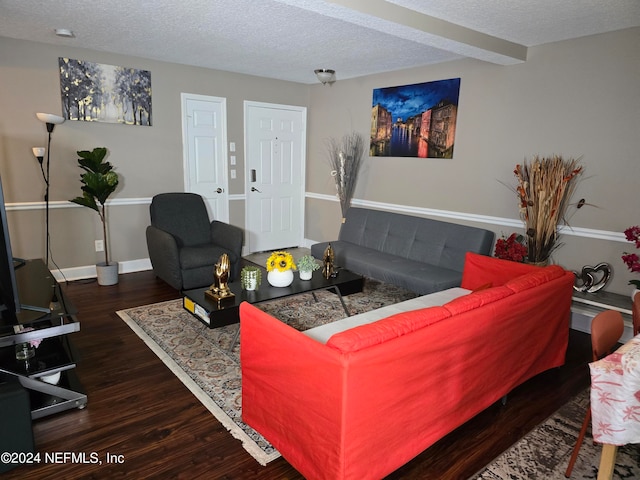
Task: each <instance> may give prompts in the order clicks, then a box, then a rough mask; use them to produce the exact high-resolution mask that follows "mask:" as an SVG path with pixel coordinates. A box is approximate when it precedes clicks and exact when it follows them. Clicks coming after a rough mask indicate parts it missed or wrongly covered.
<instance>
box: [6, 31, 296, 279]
mask: <svg viewBox="0 0 640 480" xmlns="http://www.w3.org/2000/svg"><path fill="white" fill-rule="evenodd" d="M58 57H70V58H75V59H80V60H87V61H92V62H97V63H104V64H110V65H121V66H127V67H133V68H138V69H145V70H150V71H151V82H152V95H153V126H152V127H141V126H126V125H117V124H108V123H91V122H77V121H74V122H65V123H64V124H63V125H59V126H57V127H56V128H55V131H54V132H53V140H52V148H51V183H52V186H51V194H50V199H51V243H52V250H53V259H54V260H55V261H56V264H57V265H58V266H59V267H60V268H62V269H67V268H72V267H82V266H85V265H92V264H94V263H95V262H96V261H101V260H102V258H103V257H102V255H103V254H96V253H95V252H94V240H96V239H99V238H101V227H100V223H99V219H98V216H97V215H96V214H95V212H93V211H91V210H89V209H86V208H82V207H77V206H74V205H72V204H69V203H68V202H66V200H68V199H70V198H73V197H75V196H77V195H79V194H80V193H81V191H80V186H81V184H80V181H79V176H80V173H81V170H80V169H79V168H78V166H77V158H78V157H77V155H76V151H78V150H85V149H92V148H94V147H98V146H104V147H107V148H108V149H109V157H108V160H109V161H111V163H112V164H113V165H114V166H115V167H116V171H117V172H118V173H119V174H120V176H121V185H120V187H119V188H118V190H117V191H116V193H115V194H114V195H113V196H112V199H113V201H114V205H113V206H111V207H109V209H108V211H109V220H110V235H109V236H110V240H111V246H112V258H113V259H114V260H118V261H120V262H126V261H131V260H137V259H143V258H147V257H148V252H147V247H146V241H145V237H144V228H145V227H146V225H148V223H149V214H148V200H149V198H150V197H152V196H153V195H154V194H156V193H159V192H166V191H182V190H183V189H184V174H183V153H182V124H181V104H180V102H181V99H180V94H181V93H182V92H185V93H194V94H201V95H211V96H218V97H225V98H226V99H227V126H228V134H227V138H228V141H229V142H235V143H236V149H237V152H236V156H237V159H238V165H237V167H236V168H237V171H238V176H237V178H236V179H235V180H231V179H230V180H229V182H230V183H229V193H230V195H232V196H233V195H236V196H237V195H242V194H244V183H243V178H244V177H243V175H244V136H243V131H244V123H243V122H244V118H243V109H244V105H243V102H244V101H245V100H252V101H257V102H267V103H275V104H287V105H299V106H304V107H307V106H308V96H309V93H308V92H309V89H308V86H306V85H302V84H298V83H291V82H283V81H277V80H270V79H266V78H260V77H255V76H249V75H239V74H234V73H229V72H222V71H215V70H208V69H203V68H195V67H189V66H185V65H178V64H169V63H162V62H156V61H151V60H147V59H142V58H134V57H126V56H122V55H114V54H109V53H104V52H96V51H90V50H83V49H78V48H60V47H53V46H49V45H43V44H38V43H34V42H27V41H18V40H12V39H7V38H0V86H1V87H0V109H1V111H2V112H4V113H5V115H3V116H2V117H3V118H0V174H2V181H3V185H4V187H5V190H6V192H5V195H6V197H7V201H8V202H10V203H17V204H19V205H20V206H21V208H26V207H27V205H25V203H27V204H28V203H29V202H40V203H39V204H38V205H36V206H34V209H29V210H19V211H14V210H12V211H11V212H10V213H9V216H10V223H11V235H12V243H13V244H14V247H13V248H14V255H16V256H21V257H25V258H36V257H44V250H45V249H44V234H43V225H44V212H43V210H42V205H41V202H42V200H43V193H44V182H43V180H42V177H41V173H40V170H39V167H38V164H37V162H36V160H35V158H34V157H33V155H32V153H31V147H34V146H46V140H47V137H46V135H47V134H46V129H45V126H44V125H43V124H42V123H41V122H40V121H39V120H37V119H36V116H35V113H36V112H47V113H56V114H60V113H61V105H60V91H59V89H60V80H59V74H58ZM230 221H231V223H234V224H237V225H240V226H244V202H242V201H234V202H232V204H231V205H230Z"/></svg>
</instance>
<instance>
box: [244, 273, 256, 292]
mask: <svg viewBox="0 0 640 480" xmlns="http://www.w3.org/2000/svg"><path fill="white" fill-rule="evenodd" d="M245 286H246V287H247V288H246V289H247V290H249V291H253V290H255V289H256V287H257V286H258V279H257V278H256V277H255V276H252V277H249V278H247V281H246V284H245Z"/></svg>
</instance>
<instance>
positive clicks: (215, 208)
mask: <svg viewBox="0 0 640 480" xmlns="http://www.w3.org/2000/svg"><path fill="white" fill-rule="evenodd" d="M182 136H183V139H182V142H183V146H184V147H183V148H184V161H185V166H184V171H185V191H186V192H192V193H197V194H200V195H202V197H204V199H205V203H206V204H207V208H208V210H209V217H210V218H212V219H215V220H220V221H222V222H228V221H229V194H228V178H227V102H226V99H225V98H218V97H206V96H203V95H194V94H189V93H183V94H182Z"/></svg>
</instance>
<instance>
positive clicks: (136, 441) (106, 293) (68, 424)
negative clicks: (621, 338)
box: [3, 272, 590, 480]
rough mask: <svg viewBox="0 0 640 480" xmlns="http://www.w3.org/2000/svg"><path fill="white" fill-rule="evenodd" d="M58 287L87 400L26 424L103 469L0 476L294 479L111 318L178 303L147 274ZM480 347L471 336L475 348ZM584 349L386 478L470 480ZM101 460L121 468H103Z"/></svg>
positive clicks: (573, 386) (553, 398)
mask: <svg viewBox="0 0 640 480" xmlns="http://www.w3.org/2000/svg"><path fill="white" fill-rule="evenodd" d="M63 288H64V291H65V292H66V294H67V295H68V297H69V298H70V299H71V301H72V302H73V303H74V304H75V305H76V307H77V308H78V310H79V315H78V318H79V320H80V322H81V330H80V332H77V333H74V334H73V335H72V337H71V338H72V340H73V343H74V345H75V347H76V348H77V350H78V352H79V354H80V360H79V363H78V367H77V369H76V371H77V374H78V376H79V378H80V381H81V382H82V384H83V385H84V388H85V390H86V393H87V395H88V404H87V407H86V408H85V409H83V410H70V411H67V412H62V413H59V414H56V415H53V416H50V417H45V418H42V419H39V420H36V421H34V426H33V429H34V435H35V441H36V448H37V450H38V451H39V452H41V453H43V454H44V453H45V452H46V453H53V452H71V453H74V454H81V453H85V454H86V455H87V460H88V461H90V460H91V457H89V455H90V454H91V453H92V452H96V453H97V455H98V458H99V459H100V460H101V462H102V463H101V464H91V463H84V464H83V463H74V462H72V461H71V460H69V461H68V462H66V463H58V464H42V465H38V466H34V465H26V466H21V467H19V468H17V469H14V470H12V471H10V472H8V473H6V474H5V475H3V478H7V479H9V478H20V479H24V478H31V479H35V478H56V479H60V480H62V479H65V480H68V479H79V478H92V479H113V478H135V479H140V478H162V479H165V478H190V479H192V478H207V479H300V478H302V476H301V475H300V474H299V473H297V472H296V470H294V469H293V468H292V467H291V466H290V465H289V464H288V463H287V462H286V461H285V460H284V459H282V458H280V459H278V460H276V461H274V462H272V463H270V464H269V465H267V466H266V467H263V466H261V465H259V464H258V463H257V462H256V461H255V460H254V459H253V458H252V457H251V456H250V455H249V454H248V453H246V452H245V450H244V449H243V448H242V446H241V444H240V442H239V441H238V440H235V439H234V438H232V437H231V435H230V434H229V433H228V432H227V431H226V430H225V428H224V427H223V426H222V425H221V424H220V423H219V422H218V421H217V420H216V419H215V418H214V417H213V416H212V415H211V414H210V413H209V412H208V411H207V410H206V409H205V408H204V407H203V406H202V405H201V404H200V402H199V401H198V400H197V399H196V398H195V397H194V396H193V395H192V394H191V392H189V390H187V388H186V387H184V386H183V384H182V383H181V382H180V381H179V380H178V379H177V378H176V377H175V376H174V375H173V374H172V373H171V372H170V371H169V369H168V368H167V367H165V365H164V364H163V363H162V361H160V360H159V359H158V358H157V357H156V355H155V354H154V353H152V352H151V350H150V349H149V348H147V347H146V346H145V344H144V343H143V342H142V340H140V339H139V338H138V337H137V336H136V335H135V334H134V333H133V332H132V331H131V330H130V329H129V327H128V326H127V325H126V324H125V323H124V322H123V321H122V320H120V318H119V317H118V316H117V315H116V313H115V312H116V311H117V310H121V309H125V308H130V307H135V306H140V305H145V304H149V303H155V302H160V301H165V300H170V299H174V298H179V296H178V293H177V292H176V291H175V290H173V289H171V288H170V287H168V286H167V285H166V284H164V283H163V282H161V281H160V280H157V279H156V278H155V277H154V275H153V274H152V273H151V272H140V273H132V274H126V275H121V276H120V282H119V284H118V285H115V286H110V287H101V286H98V285H97V284H96V283H92V282H73V283H69V284H68V285H65V286H64V287H63ZM194 321H196V320H195V319H194ZM540 328H544V325H540ZM486 342H487V339H483V338H479V339H478V345H479V346H480V345H481V344H482V345H483V348H487V343H486ZM589 343H590V342H589V336H588V335H586V334H582V333H578V332H574V331H572V332H571V336H570V344H569V351H568V354H567V362H566V365H565V366H564V367H562V368H559V369H555V370H552V371H549V372H546V373H543V374H541V375H539V376H537V377H536V378H534V379H532V380H530V381H528V382H526V383H525V384H524V385H522V386H520V387H519V388H517V389H516V390H514V391H513V392H512V393H511V394H510V395H509V399H508V402H507V404H506V406H502V405H501V404H500V402H498V403H496V404H495V405H493V406H491V407H490V408H488V409H487V410H485V411H484V412H482V413H481V414H479V415H478V416H476V417H475V418H474V419H472V420H471V421H469V422H467V423H466V424H465V425H463V426H461V427H460V428H458V429H457V430H455V431H454V432H452V433H451V434H449V435H448V436H446V437H445V438H443V439H442V440H441V441H439V442H438V443H436V444H435V445H433V446H432V447H430V448H429V449H427V450H426V451H424V452H423V453H422V454H420V455H419V456H418V457H416V458H415V459H414V460H412V461H411V462H410V463H408V464H407V465H405V466H403V467H402V468H400V469H399V470H397V471H396V472H394V473H393V474H391V475H390V476H389V477H388V478H391V479H420V480H424V479H438V480H443V479H466V478H469V477H470V476H471V475H473V474H474V473H475V472H477V471H478V470H480V469H481V468H482V467H484V466H485V465H486V464H487V463H489V462H490V461H491V460H492V459H493V458H495V457H496V456H497V455H499V454H500V453H501V452H502V451H504V450H506V449H507V448H508V447H509V446H510V445H511V444H512V443H514V442H515V441H516V440H517V439H518V438H519V437H521V436H522V435H524V434H525V433H526V432H527V431H529V430H530V429H531V428H533V427H534V426H535V425H537V424H538V423H540V422H541V421H542V420H544V419H545V418H546V417H548V416H549V415H551V414H552V413H553V412H554V411H555V410H556V409H557V408H559V407H560V406H561V405H562V404H564V403H565V402H566V401H567V400H569V399H570V398H571V397H572V396H573V395H575V394H576V393H578V392H579V391H580V390H581V389H583V388H586V387H587V386H588V384H589V373H588V368H587V366H586V362H587V360H588V359H589V356H590V352H589V350H590V345H589ZM488 348H490V345H488ZM512 361H514V362H517V361H518V358H517V350H514V358H513V359H512ZM469 394H470V395H472V394H473V392H470V393H469ZM425 408H437V405H432V406H429V405H425ZM107 454H109V455H111V456H113V457H110V458H115V459H121V460H122V463H117V462H115V463H107ZM380 455H381V456H383V455H384V451H382V452H380ZM117 456H120V457H117ZM372 461H375V459H372Z"/></svg>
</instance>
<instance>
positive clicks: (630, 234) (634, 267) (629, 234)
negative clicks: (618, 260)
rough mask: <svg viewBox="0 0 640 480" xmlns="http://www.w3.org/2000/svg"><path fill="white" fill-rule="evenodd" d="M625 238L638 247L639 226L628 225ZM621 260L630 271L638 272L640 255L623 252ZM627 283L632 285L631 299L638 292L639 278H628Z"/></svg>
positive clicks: (639, 270)
mask: <svg viewBox="0 0 640 480" xmlns="http://www.w3.org/2000/svg"><path fill="white" fill-rule="evenodd" d="M624 236H625V238H626V239H627V240H628V241H629V242H631V243H633V244H634V245H635V246H636V248H640V227H639V226H637V225H636V226H633V227H629V228H627V229H626V230H625V231H624ZM622 261H623V262H624V264H625V265H626V266H627V268H628V269H629V271H630V272H631V273H638V272H640V257H639V256H638V254H637V253H628V252H624V255H622ZM629 285H632V286H633V287H634V289H633V292H631V301H633V298H634V297H635V296H636V293H638V292H640V280H629Z"/></svg>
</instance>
